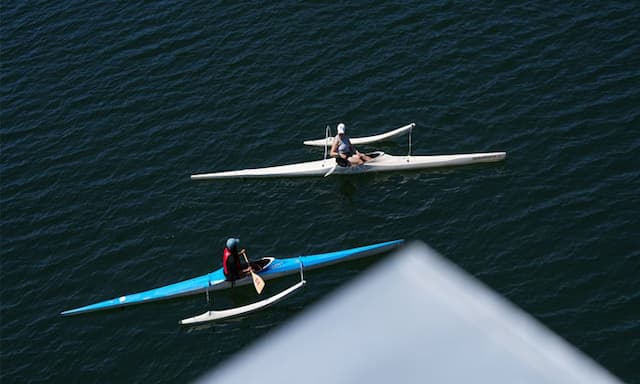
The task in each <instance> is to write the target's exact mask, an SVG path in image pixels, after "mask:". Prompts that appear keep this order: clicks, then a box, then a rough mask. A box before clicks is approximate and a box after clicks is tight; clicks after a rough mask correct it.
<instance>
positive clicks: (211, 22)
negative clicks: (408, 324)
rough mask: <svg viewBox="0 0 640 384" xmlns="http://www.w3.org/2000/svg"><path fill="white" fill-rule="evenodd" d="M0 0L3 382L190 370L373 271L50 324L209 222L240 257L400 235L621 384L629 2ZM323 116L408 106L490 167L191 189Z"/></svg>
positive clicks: (372, 122) (629, 241) (634, 73)
mask: <svg viewBox="0 0 640 384" xmlns="http://www.w3.org/2000/svg"><path fill="white" fill-rule="evenodd" d="M0 6H1V7H2V8H1V11H2V13H1V18H0V22H1V32H2V33H1V39H2V40H1V47H0V49H1V50H0V55H1V56H0V59H1V65H2V66H1V72H0V73H1V77H0V90H1V96H0V97H1V99H0V102H1V104H0V107H1V119H0V134H1V136H0V140H1V173H0V180H1V186H2V189H1V193H0V201H1V211H0V214H1V239H2V240H1V241H2V242H1V250H2V251H1V252H2V253H1V260H2V264H1V272H0V273H1V275H0V284H1V288H2V289H1V318H0V321H1V325H2V334H1V339H0V351H1V360H0V363H1V365H0V371H1V378H2V382H3V383H10V382H80V381H82V382H87V381H88V382H138V381H146V382H185V381H189V380H192V379H194V378H196V377H198V376H199V375H201V374H202V373H203V372H204V371H205V370H207V369H208V368H211V367H214V366H216V365H217V364H220V363H221V362H223V361H224V360H225V359H226V358H227V357H229V356H230V355H231V354H233V353H235V352H237V351H239V350H240V349H242V348H243V347H244V346H246V345H248V344H250V343H251V342H252V341H253V340H254V339H256V338H258V337H260V336H263V335H265V334H266V333H267V332H269V331H270V330H272V329H274V327H277V326H278V325H279V324H282V323H283V322H284V321H286V320H288V319H290V318H291V317H292V316H294V315H295V314H296V313H298V312H299V311H300V310H302V309H304V308H305V307H307V306H310V305H312V304H313V303H314V302H316V301H317V300H318V299H319V298H321V297H322V296H323V295H324V294H325V293H326V292H328V291H330V290H332V289H334V288H335V287H336V286H339V285H340V284H341V283H344V282H346V281H349V280H351V279H352V278H354V277H355V276H357V275H358V274H359V273H360V272H362V271H363V270H365V269H366V267H367V266H369V265H370V264H371V262H358V263H355V264H348V265H344V266H341V267H336V268H329V269H326V270H323V271H318V272H315V273H311V274H310V275H309V276H308V280H309V284H308V286H307V288H306V289H305V292H304V294H302V295H297V296H295V297H293V298H291V299H290V300H288V301H285V302H283V303H282V304H280V305H277V306H275V307H273V308H271V309H269V310H267V311H263V312H261V313H259V314H256V315H253V316H249V317H246V318H243V319H240V320H236V321H229V322H226V323H223V324H221V325H218V326H215V327H212V328H208V329H204V330H186V329H181V328H179V327H178V326H177V321H178V320H179V319H181V318H183V317H186V316H191V315H194V314H197V313H200V312H202V311H204V309H205V308H206V301H205V298H204V297H201V296H196V297H192V298H186V299H181V300H174V301H171V302H161V303H157V304H150V305H147V306H141V307H134V308H128V309H125V310H121V311H114V312H109V313H98V314H94V315H89V316H84V317H77V318H61V317H59V316H58V313H59V312H60V311H61V310H64V309H68V308H71V307H76V306H79V305H84V304H88V303H92V302H94V301H97V300H101V299H106V298H111V297H114V296H118V295H121V294H124V293H130V292H134V291H138V290H143V289H148V288H152V287H155V286H160V285H164V284H167V283H170V282H175V281H179V280H181V279H184V278H187V277H192V276H196V275H200V274H203V273H205V272H207V271H210V270H213V269H215V268H218V267H219V266H220V255H221V249H222V245H223V242H224V240H225V238H226V237H227V236H228V235H235V236H239V237H241V239H242V241H243V245H244V246H245V247H246V248H247V249H248V251H249V255H250V256H252V257H259V256H262V255H278V256H294V255H299V254H306V253H316V252H324V251H331V250H337V249H343V248H348V247H351V246H358V245H363V244H369V243H374V242H378V241H384V240H391V239H395V238H405V239H420V240H423V241H425V242H427V243H429V244H430V245H431V246H433V247H434V248H436V249H437V250H439V251H440V252H442V253H443V254H445V255H446V256H447V257H449V258H450V259H451V260H453V261H454V262H455V263H457V264H458V265H460V266H462V267H463V268H464V269H466V270H467V271H469V272H470V273H472V274H473V275H474V276H477V277H478V278H479V279H481V280H482V281H484V282H485V283H487V284H488V285H490V286H491V287H492V288H493V289H495V290H496V291H497V292H499V293H501V294H503V295H504V296H506V297H507V298H509V299H510V300H511V301H513V302H514V303H516V304H517V305H519V306H520V307H522V308H523V309H525V310H526V311H528V312H530V313H531V314H533V315H534V316H535V317H536V318H537V319H539V320H540V321H542V322H543V323H544V324H545V325H547V326H548V327H550V328H551V329H552V330H554V331H555V332H557V333H558V334H559V335H561V336H562V337H564V338H566V339H567V340H569V341H570V342H571V343H573V344H574V345H576V346H577V347H578V348H580V349H581V350H582V351H584V352H585V353H586V354H588V355H589V356H591V357H592V358H594V359H595V360H596V361H598V362H599V363H600V364H602V365H603V366H605V367H606V368H608V369H609V370H611V371H612V372H613V373H614V374H616V375H617V376H619V377H620V378H621V379H623V380H625V381H628V382H631V383H633V382H640V368H638V367H640V365H639V364H638V363H639V362H640V361H639V360H640V357H639V356H640V336H639V335H640V279H639V278H638V276H639V274H638V273H639V272H640V236H639V235H640V219H638V217H639V215H638V212H639V211H640V197H639V195H640V194H639V193H638V187H639V186H640V169H639V168H640V167H639V165H640V161H639V160H638V153H639V151H640V135H639V133H640V124H639V122H640V108H639V106H640V70H639V68H640V32H639V28H638V25H640V7H639V6H638V5H637V3H636V2H627V1H622V2H617V1H616V2H545V3H539V2H534V1H529V2H527V1H525V2H519V4H516V5H514V4H512V3H511V2H492V3H490V4H485V3H477V2H469V3H464V2H462V3H457V2H419V1H418V2H414V3H409V2H373V3H369V4H368V5H367V6H356V5H349V4H333V3H331V2H328V3H324V2H312V3H308V4H298V3H297V2H280V3H278V4H270V5H256V4H239V3H236V2H219V1H214V2H211V1H196V2H189V3H184V4H180V3H173V2H160V3H151V4H149V3H144V4H141V3H136V2H133V3H131V4H128V3H111V2H106V3H104V2H93V1H88V2H80V1H73V2H62V3H59V2H44V1H37V2H29V3H22V2H19V3H16V2H11V1H9V2H2V3H1V4H0ZM338 121H344V122H345V123H347V126H348V128H350V129H351V132H352V134H353V135H354V136H358V135H368V134H374V133H379V132H383V131H385V130H388V129H391V128H396V127H399V126H401V125H404V124H406V123H409V122H412V121H415V122H416V123H417V128H416V129H415V130H414V134H413V145H414V146H413V148H414V151H413V152H414V153H415V154H433V153H463V152H476V151H495V150H505V151H508V153H509V154H508V159H507V161H506V162H504V163H503V164H498V165H482V166H474V167H466V168H459V169H451V170H439V171H431V172H407V173H396V174H387V175H363V176H358V177H353V178H349V179H347V178H344V177H330V178H327V179H304V180H295V179H281V180H269V181H259V180H258V181H224V182H216V183H194V182H191V181H190V180H189V175H190V174H191V173H195V172H204V171H214V170H226V169H236V168H245V167H256V166H268V165H277V164H283V163H289V162H298V161H306V160H313V159H318V158H320V157H321V156H322V150H318V149H313V148H305V147H303V146H302V145H301V142H302V141H303V140H305V139H313V138H319V137H322V135H323V133H324V127H325V125H326V124H332V125H333V126H334V127H335V124H336V123H337V122H338ZM365 149H366V148H365ZM377 149H381V150H384V151H386V152H389V153H392V154H404V153H406V150H407V145H406V138H403V139H400V140H396V141H394V142H391V143H385V144H383V145H380V146H379V147H377ZM293 281H295V278H293V279H290V280H286V279H285V280H284V281H282V282H273V283H270V282H268V284H267V285H268V287H267V289H268V292H267V293H269V292H271V293H273V292H276V291H278V290H279V289H281V288H284V287H286V286H288V285H290V284H291V283H292V282H293ZM254 299H255V297H254V295H253V292H252V291H251V289H244V290H243V289H239V290H236V291H235V292H233V293H231V294H225V295H219V296H218V297H217V299H216V300H217V301H216V305H218V306H220V307H225V306H231V305H235V304H239V303H247V302H249V301H252V300H254ZM354 315H356V314H355V313H354ZM285 358H286V357H285V356H283V359H285ZM425 364H426V366H428V364H429V362H428V361H425Z"/></svg>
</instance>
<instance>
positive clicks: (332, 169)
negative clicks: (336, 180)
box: [324, 163, 338, 177]
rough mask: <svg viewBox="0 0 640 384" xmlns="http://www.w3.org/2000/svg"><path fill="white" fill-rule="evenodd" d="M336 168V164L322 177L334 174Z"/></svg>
mask: <svg viewBox="0 0 640 384" xmlns="http://www.w3.org/2000/svg"><path fill="white" fill-rule="evenodd" d="M337 166H338V163H336V164H334V165H333V167H331V169H330V170H329V171H328V172H327V173H325V174H324V177H327V176H330V175H331V174H332V173H333V172H335V170H336V167H337Z"/></svg>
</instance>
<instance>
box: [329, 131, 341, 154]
mask: <svg viewBox="0 0 640 384" xmlns="http://www.w3.org/2000/svg"><path fill="white" fill-rule="evenodd" d="M339 141H340V140H339V139H338V136H337V135H336V137H334V138H333V143H332V144H331V152H330V155H331V157H338V142H339Z"/></svg>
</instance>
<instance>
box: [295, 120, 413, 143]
mask: <svg viewBox="0 0 640 384" xmlns="http://www.w3.org/2000/svg"><path fill="white" fill-rule="evenodd" d="M415 126H416V123H411V124H407V125H405V126H403V127H400V128H396V129H394V130H393V131H389V132H385V133H381V134H379V135H374V136H366V137H352V138H351V144H353V145H360V144H371V143H378V142H381V141H385V140H390V139H393V138H395V137H398V136H402V135H404V134H405V133H407V132H409V131H410V130H412V129H413V128H414V127H415ZM303 144H304V145H310V146H312V147H324V146H330V145H331V144H333V136H331V135H327V137H325V138H324V139H318V140H307V141H305V142H304V143H303Z"/></svg>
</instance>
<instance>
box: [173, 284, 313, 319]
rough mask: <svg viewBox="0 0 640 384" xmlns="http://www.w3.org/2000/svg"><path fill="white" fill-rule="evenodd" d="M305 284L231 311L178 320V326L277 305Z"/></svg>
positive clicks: (225, 317) (208, 312)
mask: <svg viewBox="0 0 640 384" xmlns="http://www.w3.org/2000/svg"><path fill="white" fill-rule="evenodd" d="M305 284H306V280H302V281H300V282H299V283H297V284H296V285H294V286H291V287H289V288H287V289H285V290H284V291H282V292H280V293H278V294H277V295H273V296H271V297H269V298H268V299H264V300H262V301H259V302H257V303H253V304H249V305H245V306H242V307H237V308H232V309H226V310H222V311H207V312H205V313H203V314H202V315H198V316H193V317H190V318H188V319H184V320H180V324H183V325H187V324H199V323H206V322H211V321H216V320H222V319H228V318H231V317H237V316H242V315H245V314H247V313H250V312H255V311H258V310H260V309H262V308H265V307H267V306H269V305H272V304H275V303H277V302H278V301H280V300H282V299H284V298H285V297H287V296H289V295H290V294H292V293H294V292H295V291H297V290H298V289H300V288H302V286H303V285H305Z"/></svg>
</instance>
